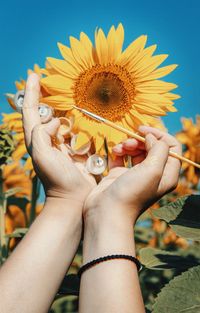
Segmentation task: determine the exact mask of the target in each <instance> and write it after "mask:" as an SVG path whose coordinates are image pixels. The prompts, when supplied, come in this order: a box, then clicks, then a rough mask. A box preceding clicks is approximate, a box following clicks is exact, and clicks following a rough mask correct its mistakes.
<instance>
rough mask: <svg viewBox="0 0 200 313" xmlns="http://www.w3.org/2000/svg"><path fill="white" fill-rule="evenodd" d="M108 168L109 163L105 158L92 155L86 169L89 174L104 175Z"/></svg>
mask: <svg viewBox="0 0 200 313" xmlns="http://www.w3.org/2000/svg"><path fill="white" fill-rule="evenodd" d="M106 167H107V162H106V159H105V158H102V157H101V156H99V155H98V154H93V155H91V156H90V157H89V158H88V159H87V162H86V169H87V171H88V172H89V173H91V174H93V175H100V174H102V173H103V172H104V171H105V170H106Z"/></svg>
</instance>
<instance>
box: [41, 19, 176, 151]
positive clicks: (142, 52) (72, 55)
mask: <svg viewBox="0 0 200 313" xmlns="http://www.w3.org/2000/svg"><path fill="white" fill-rule="evenodd" d="M123 41H124V28H123V26H122V24H119V25H118V27H117V28H116V29H115V27H114V26H112V27H111V28H110V31H109V33H108V35H107V36H106V35H105V34H104V32H103V30H102V29H98V30H96V32H95V45H94V46H93V44H92V42H91V40H90V39H89V38H88V36H87V35H86V34H85V33H83V32H81V34H80V40H78V39H76V38H74V37H70V47H67V46H65V45H63V44H61V43H58V47H59V50H60V52H61V55H62V57H63V59H62V60H60V59H55V58H50V57H49V58H47V66H46V68H45V69H43V70H42V73H43V74H45V77H43V78H42V79H41V85H42V87H43V88H44V89H45V90H46V92H47V93H48V94H49V95H50V96H47V97H43V98H42V99H41V102H44V103H46V104H49V105H50V106H52V107H53V108H54V109H55V110H56V111H55V112H61V113H60V114H62V115H63V116H69V115H72V116H73V117H74V121H75V122H74V126H73V131H74V132H75V133H77V134H78V137H77V142H76V149H79V148H81V147H82V146H84V145H85V144H87V143H88V142H89V141H93V143H94V145H95V149H96V152H97V153H100V154H101V153H104V142H105V139H106V142H107V146H108V149H109V152H111V149H112V147H113V145H115V144H117V143H119V142H121V141H122V140H124V139H126V137H127V136H126V135H125V134H123V133H122V132H120V131H118V130H115V129H111V128H110V127H109V126H106V125H103V124H100V123H99V122H98V121H94V120H92V119H91V118H90V117H88V116H85V115H83V114H82V113H81V112H80V111H77V110H76V109H74V108H73V106H72V104H75V105H76V106H78V107H80V108H84V109H86V110H88V111H90V112H93V113H95V114H98V115H100V116H102V117H104V118H107V119H109V120H111V121H113V122H115V123H116V124H118V125H120V126H123V127H125V128H127V129H129V130H134V131H137V130H138V126H139V125H141V124H144V125H151V126H155V127H161V128H162V127H163V126H162V123H161V122H160V118H159V117H160V116H164V115H166V113H167V112H175V111H176V109H175V107H174V106H173V104H174V100H175V99H178V98H179V96H178V95H175V94H173V93H171V90H173V89H174V88H176V87H177V85H175V84H172V83H169V82H165V81H162V80H159V79H160V78H161V77H163V76H165V75H167V74H169V73H170V72H172V71H173V70H174V69H175V68H176V66H177V65H176V64H174V65H168V66H164V67H161V68H160V67H159V66H160V65H161V63H162V62H163V61H165V59H166V58H167V56H168V55H166V54H162V55H153V53H154V51H155V50H156V45H152V46H150V47H145V45H146V41H147V36H145V35H142V36H140V37H139V38H137V39H136V40H135V41H133V42H132V43H131V44H130V45H129V46H128V47H127V48H126V49H125V50H124V51H123V50H122V47H123ZM158 67H159V68H158Z"/></svg>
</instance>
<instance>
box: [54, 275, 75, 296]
mask: <svg viewBox="0 0 200 313" xmlns="http://www.w3.org/2000/svg"><path fill="white" fill-rule="evenodd" d="M79 288H80V280H79V278H78V276H77V275H76V274H69V275H67V276H65V277H64V279H63V281H62V283H61V286H60V288H59V291H58V294H59V295H73V296H78V294H79Z"/></svg>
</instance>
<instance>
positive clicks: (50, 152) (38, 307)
mask: <svg viewBox="0 0 200 313" xmlns="http://www.w3.org/2000/svg"><path fill="white" fill-rule="evenodd" d="M39 92H40V86H39V77H38V76H37V75H36V74H31V75H30V76H29V79H28V81H27V84H26V94H25V99H24V105H23V123H24V130H25V140H26V146H27V149H28V151H29V153H30V154H31V156H32V160H33V163H34V168H35V171H36V172H37V174H38V176H39V177H40V179H41V181H42V183H43V185H44V189H45V193H46V203H45V206H44V209H43V211H42V212H41V214H40V215H39V217H38V218H37V219H36V220H35V222H34V223H33V225H32V226H31V228H30V230H29V231H28V233H27V235H26V236H25V238H24V239H23V240H22V241H21V243H20V244H19V245H18V246H17V247H16V249H15V250H14V252H13V253H12V255H11V256H10V257H9V258H8V260H7V261H6V262H5V264H4V265H3V266H2V268H1V269H0V312H1V313H45V312H47V311H48V309H49V307H50V305H51V302H52V300H53V298H54V296H55V295H56V292H57V290H58V287H59V285H60V283H61V281H62V279H63V277H64V275H65V273H66V271H67V269H68V267H69V266H70V263H71V261H72V259H73V257H74V254H75V252H76V249H77V246H78V244H79V241H80V236H81V231H82V208H83V203H84V200H85V198H86V197H87V195H88V193H89V192H90V190H91V189H92V188H93V186H94V185H95V184H96V183H95V180H94V178H93V177H91V176H90V175H89V174H87V173H86V172H85V171H84V170H83V169H84V167H83V165H82V164H79V163H78V162H75V161H74V160H72V159H71V158H70V156H69V155H68V153H67V152H66V149H64V147H62V145H61V146H60V149H57V148H55V147H54V146H52V143H51V136H53V135H55V134H56V132H57V129H58V127H59V125H60V122H59V120H58V119H53V120H52V121H50V122H49V123H47V124H41V121H40V117H39V113H38V101H39ZM77 191H78V198H77Z"/></svg>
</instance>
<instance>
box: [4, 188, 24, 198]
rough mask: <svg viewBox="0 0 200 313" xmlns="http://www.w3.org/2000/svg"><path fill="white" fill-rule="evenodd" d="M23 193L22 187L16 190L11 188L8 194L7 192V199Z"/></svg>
mask: <svg viewBox="0 0 200 313" xmlns="http://www.w3.org/2000/svg"><path fill="white" fill-rule="evenodd" d="M20 191H22V188H20V187H16V188H11V189H8V190H7V191H6V192H5V197H6V198H9V197H11V196H13V195H15V194H16V193H18V192H20Z"/></svg>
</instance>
